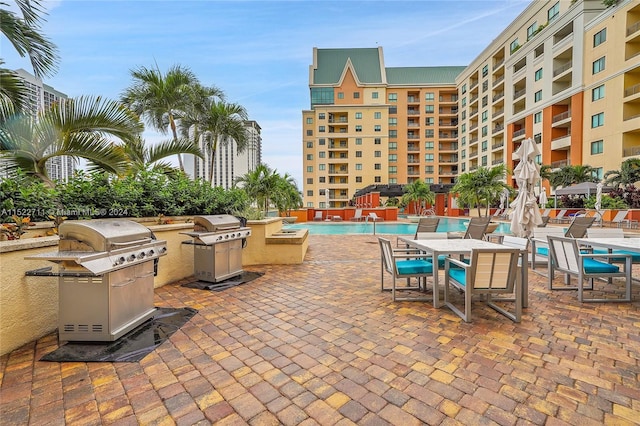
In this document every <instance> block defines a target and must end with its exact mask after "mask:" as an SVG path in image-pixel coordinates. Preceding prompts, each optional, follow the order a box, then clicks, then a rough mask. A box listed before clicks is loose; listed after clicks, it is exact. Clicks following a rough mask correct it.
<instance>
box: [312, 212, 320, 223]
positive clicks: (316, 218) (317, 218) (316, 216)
mask: <svg viewBox="0 0 640 426" xmlns="http://www.w3.org/2000/svg"><path fill="white" fill-rule="evenodd" d="M313 220H316V221H318V220H322V211H320V210H316V215H315V216H314V217H313Z"/></svg>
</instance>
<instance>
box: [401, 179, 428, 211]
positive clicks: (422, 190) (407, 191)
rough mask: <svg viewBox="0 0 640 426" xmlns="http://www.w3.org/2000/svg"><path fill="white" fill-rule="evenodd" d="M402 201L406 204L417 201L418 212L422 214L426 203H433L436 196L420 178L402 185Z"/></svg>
mask: <svg viewBox="0 0 640 426" xmlns="http://www.w3.org/2000/svg"><path fill="white" fill-rule="evenodd" d="M403 191H404V194H402V202H403V204H405V205H407V204H409V203H412V202H416V203H418V210H419V211H418V214H422V211H423V209H425V208H426V204H427V203H429V204H433V202H434V200H435V198H436V196H435V194H434V193H433V192H432V191H431V188H430V187H429V185H427V184H426V183H425V182H423V181H421V180H420V179H417V180H414V181H413V182H411V183H408V184H406V185H405V186H404V187H403Z"/></svg>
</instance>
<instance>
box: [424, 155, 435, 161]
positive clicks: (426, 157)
mask: <svg viewBox="0 0 640 426" xmlns="http://www.w3.org/2000/svg"><path fill="white" fill-rule="evenodd" d="M424 161H427V162H432V161H433V154H425V155H424Z"/></svg>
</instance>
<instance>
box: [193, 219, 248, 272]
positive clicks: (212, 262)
mask: <svg viewBox="0 0 640 426" xmlns="http://www.w3.org/2000/svg"><path fill="white" fill-rule="evenodd" d="M183 234H185V235H189V236H191V237H193V242H192V244H194V246H195V247H194V253H193V257H194V259H193V269H194V275H195V277H196V278H197V279H198V280H201V281H207V282H212V283H217V282H220V281H223V280H226V279H229V278H232V277H235V276H237V275H240V274H242V247H243V243H244V242H245V241H246V238H247V237H249V236H251V228H248V227H245V226H242V223H241V220H240V219H238V218H237V217H235V216H232V215H208V216H195V217H194V218H193V232H183Z"/></svg>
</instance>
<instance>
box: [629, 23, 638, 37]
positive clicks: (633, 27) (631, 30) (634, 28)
mask: <svg viewBox="0 0 640 426" xmlns="http://www.w3.org/2000/svg"><path fill="white" fill-rule="evenodd" d="M639 29H640V21H638V22H636V23H635V24H632V25H630V26H628V27H627V35H628V36H630V35H631V34H633V33H635V32H636V31H638V30H639Z"/></svg>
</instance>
